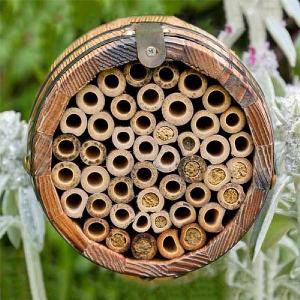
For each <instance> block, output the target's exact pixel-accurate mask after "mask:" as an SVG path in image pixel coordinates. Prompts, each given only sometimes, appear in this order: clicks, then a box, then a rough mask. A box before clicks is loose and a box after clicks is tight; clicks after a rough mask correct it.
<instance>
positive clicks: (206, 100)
mask: <svg viewBox="0 0 300 300" xmlns="http://www.w3.org/2000/svg"><path fill="white" fill-rule="evenodd" d="M202 103H203V106H204V107H205V109H207V110H208V111H210V112H212V113H214V114H221V113H223V112H224V111H226V110H227V109H228V108H229V107H230V105H231V97H230V95H229V93H228V92H227V91H226V90H225V89H224V88H223V87H221V86H220V85H212V86H210V87H209V88H208V89H207V90H206V92H205V93H204V95H203V97H202Z"/></svg>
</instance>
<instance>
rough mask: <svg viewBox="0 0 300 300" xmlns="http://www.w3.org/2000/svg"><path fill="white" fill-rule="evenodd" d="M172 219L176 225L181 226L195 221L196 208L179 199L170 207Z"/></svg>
mask: <svg viewBox="0 0 300 300" xmlns="http://www.w3.org/2000/svg"><path fill="white" fill-rule="evenodd" d="M170 219H171V222H172V223H173V224H174V226H176V227H178V228H181V227H182V226H184V225H186V224H190V223H193V222H195V220H196V210H195V208H194V207H193V206H192V205H190V204H189V203H187V202H185V201H178V202H176V203H174V204H173V205H172V206H171V208H170Z"/></svg>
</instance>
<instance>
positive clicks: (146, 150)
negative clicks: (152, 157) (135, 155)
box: [139, 141, 153, 154]
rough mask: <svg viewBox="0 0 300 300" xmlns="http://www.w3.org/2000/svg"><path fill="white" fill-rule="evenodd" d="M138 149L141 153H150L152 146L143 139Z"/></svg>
mask: <svg viewBox="0 0 300 300" xmlns="http://www.w3.org/2000/svg"><path fill="white" fill-rule="evenodd" d="M139 150H140V152H141V154H151V153H152V151H153V146H152V144H151V143H150V142H147V141H145V142H142V143H141V144H140V145H139Z"/></svg>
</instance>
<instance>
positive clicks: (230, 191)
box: [217, 182, 245, 210]
mask: <svg viewBox="0 0 300 300" xmlns="http://www.w3.org/2000/svg"><path fill="white" fill-rule="evenodd" d="M217 199H218V202H219V203H220V204H221V205H222V206H223V207H224V208H226V209H229V210H234V209H237V208H239V207H240V206H241V204H242V203H243V201H244V200H245V193H244V190H243V187H242V186H241V185H239V184H236V183H232V182H230V183H227V184H226V185H224V186H223V187H222V188H221V189H220V190H219V191H218V194H217Z"/></svg>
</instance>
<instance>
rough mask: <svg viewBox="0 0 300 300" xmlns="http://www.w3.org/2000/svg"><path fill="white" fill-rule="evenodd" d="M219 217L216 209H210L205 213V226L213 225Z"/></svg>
mask: <svg viewBox="0 0 300 300" xmlns="http://www.w3.org/2000/svg"><path fill="white" fill-rule="evenodd" d="M218 216H219V211H218V210H217V209H214V208H212V209H210V210H208V211H207V212H206V214H205V217H204V220H205V222H206V223H207V224H210V225H212V224H214V223H215V222H216V220H217V218H218Z"/></svg>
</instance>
